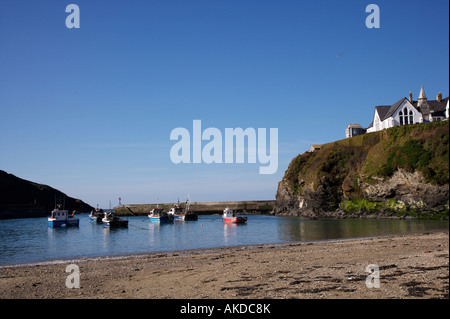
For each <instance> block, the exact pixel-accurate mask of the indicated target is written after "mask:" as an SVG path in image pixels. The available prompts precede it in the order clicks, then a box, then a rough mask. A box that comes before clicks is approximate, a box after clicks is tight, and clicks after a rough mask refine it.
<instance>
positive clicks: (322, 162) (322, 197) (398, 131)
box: [274, 122, 449, 218]
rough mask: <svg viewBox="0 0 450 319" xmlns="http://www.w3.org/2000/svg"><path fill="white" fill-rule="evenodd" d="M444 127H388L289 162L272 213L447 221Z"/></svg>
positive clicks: (447, 177)
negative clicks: (417, 218)
mask: <svg viewBox="0 0 450 319" xmlns="http://www.w3.org/2000/svg"><path fill="white" fill-rule="evenodd" d="M448 133H449V126H448V122H445V123H429V124H417V125H410V126H402V127H394V128H392V129H388V130H384V131H381V132H375V133H368V134H364V135H361V136H357V137H353V138H349V139H345V140H341V141H337V142H333V143H329V144H326V145H323V146H322V148H321V149H320V150H316V151H314V152H312V153H304V154H301V155H299V156H297V157H296V158H294V159H293V160H292V162H291V163H290V165H289V168H288V170H287V171H286V173H285V176H284V177H283V180H282V181H280V182H279V184H278V191H277V195H276V203H275V206H274V213H275V214H278V215H295V216H305V217H311V218H324V217H327V218H346V217H350V218H355V217H359V218H361V217H362V218H386V217H388V218H412V217H427V218H430V217H431V218H432V217H439V218H448V207H449V206H448V203H449V183H448V179H449V173H448V172H449V164H448V158H449V143H448V141H449V138H448V135H449V134H448Z"/></svg>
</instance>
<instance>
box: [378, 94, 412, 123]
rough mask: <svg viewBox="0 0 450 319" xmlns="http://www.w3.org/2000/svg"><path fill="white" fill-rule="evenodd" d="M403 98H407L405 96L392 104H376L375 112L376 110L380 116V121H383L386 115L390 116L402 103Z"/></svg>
mask: <svg viewBox="0 0 450 319" xmlns="http://www.w3.org/2000/svg"><path fill="white" fill-rule="evenodd" d="M404 100H407V98H406V97H404V98H401V99H400V100H398V101H397V102H395V103H394V104H392V105H380V106H376V107H375V112H378V117H379V118H380V120H381V121H384V120H385V119H387V118H388V117H391V116H392V114H394V112H395V111H396V110H397V109H398V107H399V106H400V105H401V104H402V103H403V101H404ZM407 101H408V100H407Z"/></svg>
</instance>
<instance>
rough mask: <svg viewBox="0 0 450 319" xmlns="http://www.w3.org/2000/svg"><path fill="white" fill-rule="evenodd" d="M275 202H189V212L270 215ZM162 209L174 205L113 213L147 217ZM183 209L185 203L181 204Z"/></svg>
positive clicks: (136, 206) (135, 207)
mask: <svg viewBox="0 0 450 319" xmlns="http://www.w3.org/2000/svg"><path fill="white" fill-rule="evenodd" d="M274 205H275V200H251V201H224V202H191V203H190V210H191V212H194V213H196V214H198V215H212V214H222V212H223V210H224V209H225V208H226V207H228V208H230V209H232V210H234V211H235V212H236V213H238V214H271V213H272V210H273V207H274ZM157 206H158V207H159V208H162V209H164V210H165V211H169V210H170V208H172V207H173V206H174V203H164V204H130V205H123V206H120V207H114V212H115V213H116V214H118V215H122V216H125V215H128V216H132V215H147V214H148V213H149V212H150V211H151V210H152V209H153V208H156V207H157ZM180 206H181V207H185V206H186V203H181V202H180Z"/></svg>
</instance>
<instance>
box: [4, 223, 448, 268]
mask: <svg viewBox="0 0 450 319" xmlns="http://www.w3.org/2000/svg"><path fill="white" fill-rule="evenodd" d="M449 231H450V230H444V229H437V230H428V231H425V232H413V233H407V234H390V235H378V236H364V237H351V238H333V239H319V240H309V241H292V242H286V243H265V244H251V245H236V246H220V247H211V248H194V249H184V250H165V251H154V252H143V253H134V254H118V255H100V256H92V257H75V258H64V259H49V260H42V261H34V262H25V263H16V264H3V265H1V264H0V270H1V269H3V268H16V267H17V268H18V267H33V266H51V265H60V264H69V263H88V262H98V261H100V262H101V261H114V260H125V259H137V258H156V257H161V255H166V257H168V256H171V255H177V256H180V255H187V256H188V255H198V254H202V253H203V254H208V253H214V252H217V251H225V250H229V249H237V250H244V249H246V250H252V249H260V248H264V246H270V247H274V246H275V247H277V248H286V247H292V246H297V245H305V244H306V245H309V244H315V243H335V242H347V241H354V240H371V239H382V238H391V237H398V236H408V235H421V234H431V233H441V232H449Z"/></svg>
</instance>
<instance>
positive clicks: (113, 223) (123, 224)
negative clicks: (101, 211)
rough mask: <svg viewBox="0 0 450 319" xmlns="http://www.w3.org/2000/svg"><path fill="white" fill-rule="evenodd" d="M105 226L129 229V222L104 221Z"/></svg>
mask: <svg viewBox="0 0 450 319" xmlns="http://www.w3.org/2000/svg"><path fill="white" fill-rule="evenodd" d="M103 225H105V226H107V227H128V221H127V220H120V221H116V220H113V221H103Z"/></svg>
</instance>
